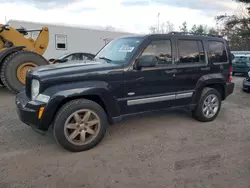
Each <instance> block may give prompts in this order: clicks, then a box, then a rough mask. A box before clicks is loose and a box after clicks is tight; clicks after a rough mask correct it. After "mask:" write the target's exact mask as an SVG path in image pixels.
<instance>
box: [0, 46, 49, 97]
mask: <svg viewBox="0 0 250 188" xmlns="http://www.w3.org/2000/svg"><path fill="white" fill-rule="evenodd" d="M42 65H48V62H47V61H46V59H45V58H43V57H42V56H41V55H39V54H37V53H35V52H31V51H18V52H14V53H12V54H11V55H9V56H8V57H7V58H5V60H4V62H3V64H2V67H1V81H2V83H3V84H4V85H5V86H6V87H7V88H8V89H9V90H11V91H13V92H15V93H18V92H20V91H21V90H22V88H24V86H25V81H26V72H27V71H28V70H29V69H31V68H35V67H37V66H42Z"/></svg>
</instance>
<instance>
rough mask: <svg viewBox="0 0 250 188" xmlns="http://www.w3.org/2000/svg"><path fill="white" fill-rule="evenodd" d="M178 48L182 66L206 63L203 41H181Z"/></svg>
mask: <svg viewBox="0 0 250 188" xmlns="http://www.w3.org/2000/svg"><path fill="white" fill-rule="evenodd" d="M178 46H179V58H180V63H181V64H186V63H187V64H189V63H206V59H205V51H204V47H203V44H202V42H201V41H198V40H179V41H178Z"/></svg>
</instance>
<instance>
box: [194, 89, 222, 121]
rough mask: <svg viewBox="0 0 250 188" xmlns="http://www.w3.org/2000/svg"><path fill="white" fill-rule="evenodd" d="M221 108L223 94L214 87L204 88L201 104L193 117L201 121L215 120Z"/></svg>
mask: <svg viewBox="0 0 250 188" xmlns="http://www.w3.org/2000/svg"><path fill="white" fill-rule="evenodd" d="M220 108H221V95H220V93H219V92H218V90H216V89H214V88H208V87H206V88H204V89H203V91H202V94H201V97H200V101H199V104H198V105H197V107H196V109H195V110H194V111H193V112H192V113H193V117H194V118H195V119H197V120H198V121H201V122H209V121H213V120H214V119H215V118H216V117H217V115H218V113H219V111H220Z"/></svg>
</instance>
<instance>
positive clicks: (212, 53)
mask: <svg viewBox="0 0 250 188" xmlns="http://www.w3.org/2000/svg"><path fill="white" fill-rule="evenodd" d="M208 48H209V58H210V60H211V61H212V63H226V62H227V53H226V48H225V45H224V43H223V42H219V41H209V42H208Z"/></svg>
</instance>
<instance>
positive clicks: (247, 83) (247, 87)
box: [241, 78, 250, 92]
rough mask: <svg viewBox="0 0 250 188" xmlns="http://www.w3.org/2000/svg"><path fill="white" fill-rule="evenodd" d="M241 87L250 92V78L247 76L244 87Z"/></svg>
mask: <svg viewBox="0 0 250 188" xmlns="http://www.w3.org/2000/svg"><path fill="white" fill-rule="evenodd" d="M241 89H242V90H243V91H246V92H250V79H249V78H245V79H244V80H243V82H242V87H241Z"/></svg>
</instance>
